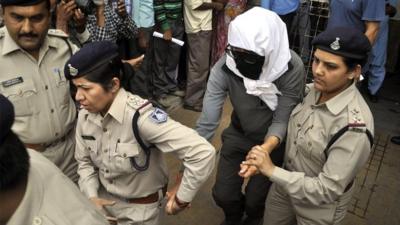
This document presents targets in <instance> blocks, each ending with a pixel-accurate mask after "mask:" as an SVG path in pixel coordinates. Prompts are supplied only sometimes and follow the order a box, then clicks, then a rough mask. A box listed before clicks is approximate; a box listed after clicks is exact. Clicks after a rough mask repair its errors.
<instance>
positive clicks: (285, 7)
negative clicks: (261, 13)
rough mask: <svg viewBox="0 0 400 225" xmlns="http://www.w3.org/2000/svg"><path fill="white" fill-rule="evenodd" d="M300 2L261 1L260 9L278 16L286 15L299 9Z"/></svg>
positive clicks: (288, 0) (291, 0)
mask: <svg viewBox="0 0 400 225" xmlns="http://www.w3.org/2000/svg"><path fill="white" fill-rule="evenodd" d="M299 4H300V0H276V1H275V0H261V7H263V8H265V9H269V10H271V11H274V12H276V14H278V15H286V14H289V13H291V12H294V11H296V10H297V8H299Z"/></svg>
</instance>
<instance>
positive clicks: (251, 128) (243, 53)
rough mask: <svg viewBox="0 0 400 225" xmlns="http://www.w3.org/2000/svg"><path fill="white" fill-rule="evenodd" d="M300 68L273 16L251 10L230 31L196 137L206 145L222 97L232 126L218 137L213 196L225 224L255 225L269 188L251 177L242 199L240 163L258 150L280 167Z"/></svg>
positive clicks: (300, 84) (299, 90)
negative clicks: (229, 109)
mask: <svg viewBox="0 0 400 225" xmlns="http://www.w3.org/2000/svg"><path fill="white" fill-rule="evenodd" d="M304 80H305V76H304V67H303V63H302V61H301V59H300V58H299V57H298V56H297V55H296V53H294V52H293V51H291V50H290V49H289V44H288V37H287V32H286V26H285V24H284V23H283V22H282V20H281V19H280V18H279V16H278V15H277V14H275V13H274V12H272V11H269V10H266V9H263V8H260V7H255V8H252V9H250V10H249V11H247V12H245V13H243V14H242V15H239V16H238V17H236V18H235V19H234V20H233V21H232V23H231V24H230V26H229V31H228V46H227V48H226V54H225V55H224V56H223V57H221V59H220V60H219V61H218V62H217V63H216V64H215V66H214V67H213V68H212V70H211V74H210V78H209V81H208V83H207V90H206V94H205V97H204V101H203V111H202V113H201V116H200V118H199V120H198V121H197V125H196V130H197V132H198V133H199V134H200V135H201V136H203V137H205V138H206V139H208V140H211V138H212V137H213V135H214V133H215V130H216V128H217V127H218V125H219V121H220V118H221V112H222V108H223V104H224V101H225V99H226V96H227V95H228V94H229V97H230V101H231V103H232V106H233V112H232V117H231V123H230V125H229V127H228V128H226V129H225V130H224V132H223V134H222V140H223V146H222V149H221V152H220V161H219V166H218V172H217V179H216V183H215V186H214V188H213V197H214V200H215V201H216V203H217V205H218V206H220V207H221V208H222V209H223V211H224V214H225V221H224V222H223V224H241V223H242V222H241V221H242V220H244V224H246V225H250V224H259V223H260V222H261V221H262V217H263V212H264V205H265V198H266V196H267V193H268V189H269V187H270V185H271V183H270V181H269V180H268V179H267V178H266V177H264V176H262V175H256V176H253V177H252V178H251V179H250V180H249V182H248V184H247V186H246V193H245V194H244V195H243V194H242V191H241V190H242V184H243V178H241V177H240V176H239V174H238V172H239V170H240V167H239V166H240V163H241V162H242V161H243V160H245V157H246V155H247V152H248V151H250V149H251V148H252V147H253V146H256V145H260V146H262V148H264V149H265V151H268V152H270V153H271V157H272V158H273V161H274V162H275V163H277V164H280V163H281V161H282V158H283V148H281V146H282V142H283V141H284V138H285V134H286V127H287V122H288V119H289V115H290V113H291V111H292V109H293V108H294V106H295V105H296V104H297V103H299V102H300V101H301V100H302V97H303V92H304Z"/></svg>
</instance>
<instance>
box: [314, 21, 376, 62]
mask: <svg viewBox="0 0 400 225" xmlns="http://www.w3.org/2000/svg"><path fill="white" fill-rule="evenodd" d="M312 44H313V45H314V46H315V47H316V48H319V49H321V50H324V51H327V52H330V53H333V54H335V55H339V56H343V57H346V58H352V59H366V58H367V57H368V52H369V51H370V50H371V43H370V42H369V40H368V38H367V36H365V34H364V33H362V32H361V31H359V30H357V29H354V28H350V27H333V28H328V29H326V30H325V31H323V32H322V33H320V34H319V35H318V36H317V37H315V38H314V40H313V42H312Z"/></svg>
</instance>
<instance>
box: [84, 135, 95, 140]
mask: <svg viewBox="0 0 400 225" xmlns="http://www.w3.org/2000/svg"><path fill="white" fill-rule="evenodd" d="M81 137H82V139H83V140H91V141H94V140H96V138H94V137H93V136H88V135H82V136H81Z"/></svg>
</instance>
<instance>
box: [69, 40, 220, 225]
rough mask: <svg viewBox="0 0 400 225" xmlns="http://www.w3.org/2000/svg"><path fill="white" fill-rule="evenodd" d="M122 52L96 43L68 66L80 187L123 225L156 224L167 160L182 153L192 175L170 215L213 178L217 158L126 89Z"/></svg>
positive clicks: (195, 137)
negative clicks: (76, 114)
mask: <svg viewBox="0 0 400 225" xmlns="http://www.w3.org/2000/svg"><path fill="white" fill-rule="evenodd" d="M117 49H118V48H117V46H116V45H115V44H112V43H111V42H106V41H105V42H93V43H90V44H87V45H85V46H84V47H83V48H82V49H81V50H80V51H79V52H77V53H76V54H75V55H73V56H72V57H71V59H70V60H69V61H68V62H67V63H66V65H65V75H66V77H67V79H71V80H72V82H73V84H74V85H75V86H76V87H77V93H76V100H77V101H78V102H79V104H80V107H81V110H80V112H79V117H78V122H77V128H76V141H77V144H76V152H75V157H76V159H77V161H78V164H79V168H78V174H79V175H80V179H79V186H80V188H81V190H82V191H83V192H84V193H85V194H86V195H87V197H89V198H90V199H91V200H92V201H93V203H95V204H96V205H97V206H98V207H99V208H102V209H104V211H105V213H108V214H109V216H113V217H116V218H117V219H118V223H119V224H139V223H140V224H146V225H147V224H149V225H150V224H158V218H159V205H160V200H161V199H162V195H163V190H165V187H166V185H167V178H168V177H167V171H166V167H165V164H164V161H163V157H162V154H161V153H163V152H174V153H176V154H177V156H178V157H179V158H180V159H182V160H183V164H184V166H185V168H186V169H185V170H184V175H183V179H182V183H181V185H180V186H179V189H178V191H177V192H176V195H174V196H172V197H170V198H169V200H168V203H167V205H166V211H167V213H169V214H176V213H177V212H179V211H180V210H182V209H184V208H185V207H186V206H187V205H188V204H189V202H190V201H191V200H192V199H193V197H194V195H195V193H196V192H197V190H198V189H199V188H200V186H201V184H202V183H203V182H204V181H205V180H206V179H207V178H208V176H209V174H210V173H211V171H212V169H213V166H214V159H215V150H214V148H213V147H212V146H211V145H210V144H209V143H208V142H207V141H206V140H205V139H203V138H202V137H200V136H199V135H198V134H197V133H196V132H195V131H193V130H192V129H189V128H187V127H185V126H183V125H181V124H179V123H177V122H175V121H173V120H172V119H170V118H168V116H167V114H166V113H165V112H164V111H162V110H161V109H158V108H153V107H152V106H151V105H150V104H149V103H148V101H146V100H143V99H141V98H140V97H138V96H136V95H133V94H131V93H129V92H127V91H125V90H124V89H123V88H121V86H120V83H121V80H120V79H121V78H120V70H121V60H120V58H119V57H118V53H117ZM139 115H140V116H139ZM134 117H135V118H134ZM150 144H151V145H154V146H155V148H149V147H147V146H149V145H150Z"/></svg>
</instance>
